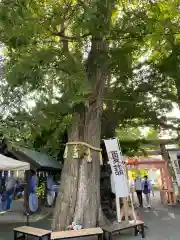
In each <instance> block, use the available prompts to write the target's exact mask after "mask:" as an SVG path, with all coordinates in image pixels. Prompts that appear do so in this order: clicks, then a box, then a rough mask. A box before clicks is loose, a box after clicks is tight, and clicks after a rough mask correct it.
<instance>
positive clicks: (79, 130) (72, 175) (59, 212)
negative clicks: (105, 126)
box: [52, 40, 108, 230]
mask: <svg viewBox="0 0 180 240" xmlns="http://www.w3.org/2000/svg"><path fill="white" fill-rule="evenodd" d="M100 54H101V56H102V55H103V56H104V59H103V60H102V58H101V61H100V62H98V55H100ZM107 65H108V57H107V42H104V41H103V40H101V41H96V40H92V47H91V52H90V54H89V58H88V60H87V64H86V69H87V70H86V71H87V76H88V79H89V82H90V83H91V85H92V94H91V95H90V96H89V101H88V104H86V106H85V105H79V106H77V107H76V109H75V113H74V115H73V122H72V129H71V132H70V134H69V141H71V142H72V141H83V142H86V143H88V144H91V145H92V146H95V147H98V148H100V139H101V137H100V136H101V115H102V97H103V91H104V85H105V81H106V79H107V75H108V72H107V69H108V67H107ZM68 149H69V150H68V156H67V159H66V160H65V163H64V168H63V171H62V176H61V185H60V192H59V194H58V197H57V201H56V207H55V211H54V217H53V224H52V228H53V230H63V229H65V228H66V227H67V226H68V225H69V224H71V223H72V222H73V221H75V222H76V223H78V224H81V225H82V226H83V228H89V227H95V226H97V225H99V223H100V222H102V221H103V214H102V211H101V205H100V159H99V153H98V152H97V151H92V150H91V153H92V162H90V163H89V162H87V160H86V159H85V158H84V157H82V158H79V159H73V158H72V147H68Z"/></svg>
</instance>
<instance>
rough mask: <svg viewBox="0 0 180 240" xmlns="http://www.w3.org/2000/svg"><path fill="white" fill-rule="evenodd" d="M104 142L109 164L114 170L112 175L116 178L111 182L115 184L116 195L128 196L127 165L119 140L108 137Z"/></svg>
mask: <svg viewBox="0 0 180 240" xmlns="http://www.w3.org/2000/svg"><path fill="white" fill-rule="evenodd" d="M104 143H105V146H106V151H107V155H108V158H109V164H110V166H111V170H112V177H113V179H114V181H113V182H112V183H111V184H112V185H113V184H114V188H115V192H116V197H121V198H122V197H128V196H129V188H128V181H127V177H126V170H125V165H124V163H123V156H122V154H121V151H120V149H119V144H118V140H117V139H116V138H115V139H108V140H104ZM112 188H113V187H112ZM112 190H113V189H112Z"/></svg>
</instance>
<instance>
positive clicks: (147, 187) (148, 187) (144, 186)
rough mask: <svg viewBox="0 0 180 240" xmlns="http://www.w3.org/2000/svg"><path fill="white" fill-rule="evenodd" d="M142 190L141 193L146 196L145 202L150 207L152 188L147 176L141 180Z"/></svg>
mask: <svg viewBox="0 0 180 240" xmlns="http://www.w3.org/2000/svg"><path fill="white" fill-rule="evenodd" d="M142 190H143V193H144V195H145V197H146V202H147V205H148V206H147V207H148V208H151V205H150V193H151V190H152V186H151V182H150V181H149V180H148V176H145V177H144V181H143V182H142Z"/></svg>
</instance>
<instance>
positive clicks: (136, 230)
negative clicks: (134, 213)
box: [134, 226, 139, 236]
mask: <svg viewBox="0 0 180 240" xmlns="http://www.w3.org/2000/svg"><path fill="white" fill-rule="evenodd" d="M138 232H139V230H138V227H137V226H136V227H135V228H134V236H137V235H138Z"/></svg>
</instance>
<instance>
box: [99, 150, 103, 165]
mask: <svg viewBox="0 0 180 240" xmlns="http://www.w3.org/2000/svg"><path fill="white" fill-rule="evenodd" d="M99 161H100V165H103V159H102V153H101V152H99Z"/></svg>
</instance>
